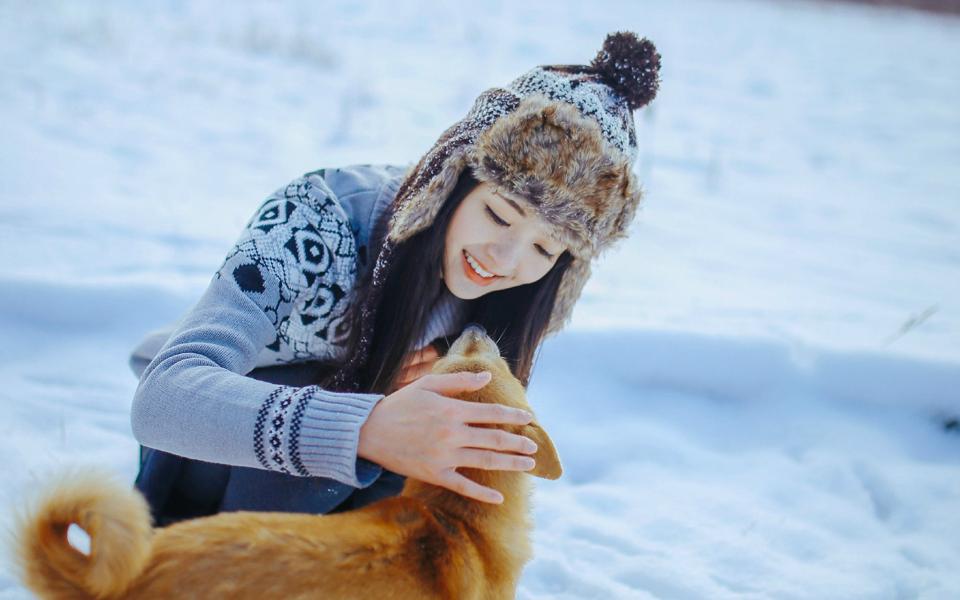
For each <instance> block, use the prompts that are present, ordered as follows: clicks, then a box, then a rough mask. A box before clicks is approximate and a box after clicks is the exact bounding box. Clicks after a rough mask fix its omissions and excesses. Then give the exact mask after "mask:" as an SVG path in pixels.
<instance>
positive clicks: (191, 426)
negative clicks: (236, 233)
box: [132, 32, 660, 524]
mask: <svg viewBox="0 0 960 600" xmlns="http://www.w3.org/2000/svg"><path fill="white" fill-rule="evenodd" d="M659 68H660V55H659V54H658V53H657V52H656V48H654V46H653V44H652V43H650V42H649V41H648V40H646V39H640V38H638V37H637V36H636V35H634V34H632V33H628V32H621V33H616V34H612V35H609V36H607V39H606V40H605V41H604V44H603V48H602V50H601V51H600V52H599V53H598V54H597V56H596V58H594V60H593V61H592V62H591V63H590V64H589V65H553V66H549V65H548V66H541V67H536V68H534V69H532V70H531V71H529V72H527V73H525V74H523V75H521V76H520V77H518V78H517V79H516V80H514V81H513V82H511V83H510V84H509V85H507V86H505V87H495V88H491V89H489V90H487V91H485V92H484V93H482V94H481V95H480V96H479V97H478V98H477V100H476V102H475V103H474V106H473V108H472V109H471V110H470V112H469V113H468V114H467V116H466V117H465V118H464V119H462V120H461V121H460V122H458V123H455V124H454V125H453V126H451V127H450V128H449V129H448V130H447V131H445V132H444V133H443V134H442V135H441V137H440V139H439V140H438V141H437V143H436V144H435V145H434V147H433V148H431V149H430V150H429V151H428V152H427V153H426V154H425V155H424V156H423V157H422V158H421V159H420V161H419V162H418V163H417V164H416V165H415V166H413V167H412V168H410V169H404V168H401V167H395V166H389V165H388V166H373V165H355V166H352V167H348V168H344V169H319V170H317V171H314V172H311V173H307V174H306V175H303V176H302V177H299V178H297V179H296V180H294V181H292V182H291V183H290V184H288V185H286V186H284V187H282V188H280V189H278V190H277V191H276V192H275V193H274V194H273V195H271V196H270V197H269V198H267V199H266V201H264V203H263V204H262V205H261V206H260V208H259V209H258V210H257V211H256V213H255V214H254V215H253V217H252V218H251V219H250V221H249V222H248V224H247V227H246V228H245V230H244V231H243V232H242V233H241V236H240V239H239V240H238V241H237V243H236V244H235V246H234V247H233V248H232V249H231V251H230V252H229V254H228V255H227V257H226V259H225V260H224V262H223V264H222V265H221V267H220V269H219V270H218V271H217V273H216V274H215V275H214V278H213V281H212V282H211V284H210V287H209V288H208V290H207V291H206V293H205V294H204V295H203V297H202V298H201V300H200V301H199V302H198V303H197V304H196V305H194V307H193V308H192V309H191V311H190V312H189V313H188V314H187V315H186V316H185V317H184V318H182V319H181V320H180V322H179V324H178V326H177V327H176V328H175V329H174V330H173V332H172V333H171V334H170V335H169V336H168V337H165V338H164V340H163V341H162V342H161V343H160V344H152V345H151V346H150V348H151V351H150V352H145V354H147V357H146V358H145V359H144V360H143V362H148V363H149V364H146V365H145V368H143V372H142V376H141V380H140V385H139V387H138V388H137V393H136V395H135V397H134V402H133V408H132V412H133V416H132V421H133V431H134V435H135V436H136V437H137V439H138V441H140V442H141V444H142V445H143V447H144V450H143V455H142V461H141V470H140V475H139V477H138V480H137V486H138V488H139V489H141V491H143V492H144V494H145V495H146V497H147V500H148V501H149V502H150V504H151V508H152V510H153V516H154V518H155V520H156V521H157V522H158V523H160V524H165V523H170V522H173V521H175V520H178V519H183V518H190V517H196V516H201V515H204V514H211V513H214V512H219V511H223V510H260V511H268V510H269V511H276V510H282V511H290V512H311V513H328V512H332V511H340V510H348V509H351V508H358V507H360V506H363V505H364V504H367V503H369V502H372V501H374V500H377V499H379V498H382V497H384V496H387V495H394V494H397V493H399V491H400V489H401V487H402V485H403V478H404V477H407V476H409V477H414V478H416V479H418V480H420V481H424V482H427V483H431V484H434V485H437V486H441V487H445V488H448V489H450V490H453V491H455V492H458V493H460V494H463V495H465V496H468V497H471V498H473V499H476V500H480V501H486V502H500V501H502V500H503V498H502V497H501V496H500V495H499V493H498V492H497V491H496V490H493V489H490V488H487V487H484V486H481V485H480V484H478V483H477V482H475V481H473V480H471V479H469V478H467V477H465V476H464V475H463V474H461V473H460V472H458V469H459V468H461V467H473V468H483V469H496V470H513V471H520V470H529V469H530V468H531V464H530V462H531V461H530V459H529V457H525V456H520V455H522V454H531V453H533V452H535V450H536V448H535V446H532V445H531V442H530V440H528V439H526V438H524V437H523V436H521V435H515V434H509V433H507V432H503V431H501V432H497V434H496V435H494V434H493V433H492V431H491V429H490V428H489V427H487V426H485V425H497V424H517V423H520V424H522V423H525V422H527V420H529V418H530V415H528V414H527V415H525V414H521V413H520V412H518V411H516V410H514V409H510V408H508V407H505V406H497V405H485V406H482V407H480V410H481V411H482V414H478V413H477V412H476V410H477V408H476V407H475V406H473V404H474V403H469V402H464V401H461V400H459V399H457V398H456V396H457V395H459V394H463V393H467V392H473V391H475V390H477V389H479V388H481V387H483V386H484V385H485V383H486V381H487V379H485V378H484V377H482V376H481V377H476V376H474V375H473V374H468V373H452V374H445V375H435V374H429V371H430V367H431V365H432V364H433V362H435V361H436V360H437V359H438V357H439V356H440V355H441V354H442V353H443V351H444V347H443V340H444V339H446V338H447V337H450V338H453V337H456V336H457V335H458V334H459V332H460V330H461V329H462V328H463V327H464V324H466V323H468V322H474V323H477V324H479V325H481V326H483V327H484V328H485V329H486V331H488V332H489V333H490V335H491V336H492V337H493V338H494V339H496V341H497V344H498V346H499V348H500V352H501V354H502V356H503V358H504V359H505V361H506V362H507V364H508V365H509V366H510V369H511V371H512V372H513V375H514V376H515V377H516V378H517V379H518V380H519V381H520V382H521V384H522V385H524V386H526V385H528V383H529V379H530V374H531V371H532V369H533V362H534V357H535V356H536V354H537V350H538V348H539V347H540V344H541V343H542V342H543V339H544V338H545V337H546V336H547V335H549V334H550V333H555V332H557V331H560V330H561V329H562V328H563V327H564V325H565V324H566V322H567V321H568V320H569V318H570V314H571V312H572V310H573V306H574V304H575V303H576V301H577V299H578V298H579V296H580V291H581V290H582V288H583V286H584V284H585V283H586V282H587V279H588V278H589V275H590V263H591V261H592V260H593V259H594V258H595V257H596V256H597V255H598V254H599V252H600V251H602V250H603V249H604V248H606V247H608V246H609V245H610V244H612V243H613V242H615V241H617V240H618V239H621V238H623V237H625V236H626V231H627V228H628V226H629V224H630V221H631V220H632V218H633V216H634V214H635V211H636V208H637V205H638V204H639V202H640V198H641V188H640V185H639V183H638V182H637V181H636V177H635V175H634V174H633V172H632V170H631V166H632V164H633V162H634V161H635V160H636V158H637V153H638V146H637V139H636V131H635V129H634V124H633V111H634V110H635V109H637V108H640V107H641V106H644V105H645V104H647V103H648V102H650V101H651V100H653V98H654V96H655V95H656V92H657V89H658V86H659ZM157 346H159V349H158V348H157ZM277 365H282V367H278V366H277ZM277 369H281V370H277ZM471 409H472V410H471Z"/></svg>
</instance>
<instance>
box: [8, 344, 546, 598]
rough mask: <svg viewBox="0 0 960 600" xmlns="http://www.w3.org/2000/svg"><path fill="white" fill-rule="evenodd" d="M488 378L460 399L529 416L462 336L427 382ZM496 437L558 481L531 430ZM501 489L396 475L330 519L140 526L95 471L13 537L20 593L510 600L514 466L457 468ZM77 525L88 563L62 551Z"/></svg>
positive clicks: (64, 487) (501, 375)
mask: <svg viewBox="0 0 960 600" xmlns="http://www.w3.org/2000/svg"><path fill="white" fill-rule="evenodd" d="M484 370H488V371H490V372H491V373H492V374H493V377H492V379H491V381H490V383H488V384H487V385H486V386H484V387H483V388H482V389H481V390H479V391H476V392H469V393H466V394H463V395H462V396H460V398H461V399H463V400H472V401H476V402H496V403H500V404H506V405H508V406H513V407H519V408H523V409H526V410H530V407H529V405H528V404H527V402H526V398H525V394H524V389H523V386H522V385H521V384H520V383H519V382H518V381H517V380H516V379H515V378H514V377H513V375H512V374H511V373H510V370H509V368H508V367H507V364H506V362H504V361H503V359H502V358H500V352H499V349H498V348H497V346H496V344H494V342H493V341H492V340H491V339H490V338H489V337H487V336H486V334H485V333H483V331H482V330H481V329H479V328H476V327H469V328H467V329H466V330H465V331H464V333H463V334H462V335H461V336H460V338H459V339H458V340H457V341H456V342H455V343H454V344H453V346H451V348H450V352H449V353H448V354H447V356H445V357H444V358H442V359H441V360H439V361H437V363H436V364H435V365H434V369H433V371H434V372H435V373H451V372H457V371H475V372H478V371H484ZM503 428H504V429H506V430H508V431H511V432H512V433H517V434H521V435H525V436H527V437H529V438H531V439H533V440H534V441H535V442H536V443H537V446H538V451H537V453H536V455H535V456H534V458H535V460H536V463H537V464H536V467H534V469H533V470H532V471H529V473H532V474H533V475H538V476H540V477H545V478H548V479H556V478H557V477H559V476H560V474H561V467H560V462H559V459H558V457H557V454H556V450H555V449H554V446H553V443H552V442H551V440H550V438H549V436H547V434H546V432H544V431H543V429H541V428H540V427H539V426H538V425H537V424H536V423H535V422H531V423H530V424H529V425H523V426H509V425H506V426H503ZM461 472H462V473H463V474H464V475H466V476H467V477H470V478H471V479H473V480H475V481H477V482H479V483H480V484H482V485H485V486H489V487H492V488H495V489H497V490H499V491H500V492H501V493H502V494H503V497H504V501H503V503H502V504H487V503H483V502H479V501H476V500H472V499H469V498H466V497H464V496H461V495H459V494H456V493H454V492H451V491H448V490H446V489H444V488H440V487H436V486H433V485H429V484H426V483H424V482H421V481H416V480H414V479H407V481H406V484H405V486H404V488H403V492H402V493H401V494H400V495H399V496H395V497H392V498H385V499H383V500H380V501H378V502H375V503H373V504H370V505H369V506H366V507H363V508H360V509H357V510H353V511H349V512H345V513H338V514H333V515H320V516H316V515H303V514H288V513H266V512H263V513H257V512H231V513H221V514H218V515H214V516H212V517H205V518H200V519H193V520H189V521H183V522H180V523H177V524H174V525H171V526H169V527H166V528H164V529H159V530H153V529H152V527H151V526H150V517H149V510H148V508H147V505H146V502H145V501H144V500H143V498H142V497H141V496H140V495H139V494H138V493H136V492H135V491H133V490H131V489H129V488H127V487H125V486H121V485H119V484H117V483H114V482H111V481H110V480H109V478H105V477H103V476H99V475H92V474H88V475H81V476H77V477H72V478H69V479H66V480H64V481H62V482H61V483H60V484H59V485H58V486H56V487H55V488H54V489H53V490H52V492H51V493H49V495H48V496H47V498H46V500H45V501H44V502H42V503H41V506H40V508H39V509H38V510H37V511H36V512H35V513H34V514H33V515H32V516H28V517H26V518H24V519H22V520H21V522H20V524H19V529H18V531H17V533H16V540H17V545H18V548H17V550H18V553H19V557H20V562H21V566H22V569H23V579H24V581H25V582H26V584H27V585H28V586H29V587H30V589H32V590H33V591H34V592H36V593H37V594H38V595H39V596H40V597H42V598H56V599H68V598H69V599H74V598H131V599H132V598H137V599H157V598H178V599H180V598H202V599H210V598H239V597H260V598H285V599H291V600H292V599H295V598H318V597H319V598H330V599H333V598H350V599H371V600H372V599H377V600H381V599H384V598H389V599H395V600H401V599H411V600H413V599H418V600H419V599H422V598H457V599H481V598H491V599H492V598H513V597H514V595H515V593H516V586H517V580H518V579H519V577H520V572H521V570H522V568H523V566H524V564H525V563H526V562H527V561H528V560H529V559H530V557H531V554H532V551H531V546H530V540H529V535H530V531H531V528H532V522H531V520H530V515H529V507H528V496H529V494H530V492H531V481H530V479H529V478H528V477H527V473H525V472H520V471H492V470H491V471H488V470H482V469H468V468H464V469H462V471H461ZM71 524H76V525H78V526H79V527H81V528H82V529H83V530H85V531H86V532H87V533H88V534H89V536H90V539H91V542H90V552H89V555H87V554H84V553H81V552H79V551H77V550H75V549H74V548H73V547H72V546H71V545H70V544H69V543H68V542H67V529H68V527H69V526H70V525H71Z"/></svg>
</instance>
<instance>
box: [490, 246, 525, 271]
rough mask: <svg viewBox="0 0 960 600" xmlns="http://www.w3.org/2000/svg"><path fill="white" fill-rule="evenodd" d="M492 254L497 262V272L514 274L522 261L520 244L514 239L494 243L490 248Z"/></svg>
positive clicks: (495, 266)
mask: <svg viewBox="0 0 960 600" xmlns="http://www.w3.org/2000/svg"><path fill="white" fill-rule="evenodd" d="M490 256H491V258H493V260H495V261H496V262H497V264H496V265H494V268H495V269H496V271H497V273H499V274H501V275H512V274H513V272H514V270H516V268H517V264H518V263H519V261H520V245H519V244H518V243H516V242H513V241H503V242H500V243H497V244H494V245H493V247H492V248H491V249H490Z"/></svg>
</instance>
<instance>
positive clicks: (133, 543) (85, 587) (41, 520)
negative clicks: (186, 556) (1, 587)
mask: <svg viewBox="0 0 960 600" xmlns="http://www.w3.org/2000/svg"><path fill="white" fill-rule="evenodd" d="M18 521H19V522H18V523H17V526H16V529H15V531H14V545H15V548H14V549H15V551H16V553H17V558H18V559H19V562H20V567H21V573H22V576H23V581H24V583H25V584H26V585H27V586H28V587H29V588H30V589H31V590H33V591H34V592H35V593H36V594H37V595H38V596H40V597H41V598H111V597H116V596H118V595H120V594H122V593H123V592H124V591H125V590H126V589H127V588H128V587H129V585H130V583H131V582H133V580H134V579H135V578H136V577H137V575H139V574H140V572H141V571H142V570H143V567H144V565H145V564H146V561H147V558H148V556H149V554H150V546H151V536H152V532H153V530H152V527H151V522H150V510H149V508H148V507H147V503H146V501H145V500H144V499H143V497H142V496H141V495H140V494H139V493H137V492H136V491H135V490H133V489H131V488H130V487H129V486H125V485H122V484H120V483H118V482H116V481H115V480H114V479H113V478H112V477H110V476H109V475H107V474H105V473H102V472H99V471H92V470H85V471H83V472H82V473H81V472H76V473H71V474H69V475H67V476H65V477H63V478H62V479H61V480H60V481H59V483H57V484H55V485H53V486H51V488H50V489H49V490H48V491H47V492H46V493H45V494H44V495H43V497H42V498H41V500H40V502H39V503H38V504H37V505H36V508H35V509H32V510H30V511H28V512H27V514H26V515H24V516H21V517H20V518H19V519H18ZM71 525H76V526H78V527H79V528H80V529H82V530H83V531H84V532H86V534H87V536H89V550H88V551H81V550H77V549H75V548H74V547H73V546H72V545H71V544H70V542H69V541H68V540H67V530H68V529H69V528H70V526H71Z"/></svg>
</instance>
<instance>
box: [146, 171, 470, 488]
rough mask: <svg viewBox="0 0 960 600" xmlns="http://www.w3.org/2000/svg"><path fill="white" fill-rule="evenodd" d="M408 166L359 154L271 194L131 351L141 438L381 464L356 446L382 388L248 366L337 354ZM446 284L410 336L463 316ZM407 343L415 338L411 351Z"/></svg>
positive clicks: (184, 446)
mask: <svg viewBox="0 0 960 600" xmlns="http://www.w3.org/2000/svg"><path fill="white" fill-rule="evenodd" d="M403 174H404V169H403V168H401V167H396V166H373V165H354V166H350V167H345V168H342V169H325V170H319V171H315V172H312V173H308V174H306V175H304V176H302V177H299V178H297V179H295V180H294V181H292V182H290V183H289V184H288V185H286V186H284V187H282V188H280V189H279V190H277V191H276V192H274V193H273V194H272V195H270V196H269V197H268V198H267V199H266V200H265V201H264V202H263V203H262V204H261V205H260V207H259V208H258V209H257V210H256V212H255V213H254V215H253V216H252V218H251V219H250V221H249V222H248V223H247V225H246V226H245V228H244V230H243V232H242V234H241V235H240V238H239V239H238V241H237V242H236V244H234V246H233V247H232V248H231V249H230V251H229V252H228V254H227V257H226V259H225V260H224V262H223V264H222V266H221V267H220V268H219V269H218V270H217V272H216V273H215V274H214V276H213V279H212V281H211V282H210V285H209V286H208V287H207V289H206V291H205V292H204V293H203V295H202V296H201V298H200V300H199V301H198V302H197V303H196V304H195V305H194V306H193V307H192V308H191V309H190V310H189V311H188V312H187V313H186V314H185V315H184V316H183V317H182V318H181V319H180V320H179V321H178V322H177V323H176V324H175V325H174V326H172V327H170V328H167V329H165V330H161V331H156V332H152V333H151V334H149V335H148V336H147V338H146V339H144V341H143V342H141V344H140V345H139V346H138V347H137V348H136V349H135V350H134V351H133V353H132V355H131V358H130V364H131V368H132V369H133V370H134V373H136V374H137V375H138V376H139V377H140V383H139V385H138V387H137V391H136V393H135V395H134V398H133V405H132V409H131V424H132V427H133V433H134V436H135V437H136V438H137V440H138V441H139V442H140V443H141V444H143V445H144V446H147V447H149V448H156V449H159V450H163V451H166V452H170V453H173V454H178V455H180V456H185V457H188V458H194V459H198V460H203V461H207V462H213V463H220V464H228V465H237V466H243V467H256V468H261V469H268V470H272V471H279V472H282V473H287V474H291V475H296V476H304V477H306V476H317V477H329V478H332V479H336V480H337V481H341V482H343V483H346V484H348V485H351V486H354V487H367V486H369V485H370V484H371V483H373V482H374V481H375V480H376V479H377V477H378V476H379V475H380V473H381V472H382V468H381V467H380V466H379V465H377V464H375V463H373V462H370V461H367V460H365V459H363V458H359V457H357V444H358V441H359V435H360V427H361V426H362V425H363V423H364V422H365V421H366V419H367V417H368V416H369V414H370V411H371V410H372V409H373V407H374V406H375V405H376V403H377V402H378V401H379V400H380V399H382V398H383V395H382V394H362V393H338V392H331V391H329V390H324V389H321V388H320V387H319V386H316V385H309V386H305V387H291V386H286V385H276V384H272V383H267V382H264V381H259V380H256V379H253V378H251V377H247V376H246V374H247V373H249V372H250V371H251V370H253V369H254V368H256V367H264V366H272V365H276V364H285V363H294V362H303V361H308V360H330V359H341V358H343V356H344V352H345V349H344V343H345V342H346V339H347V336H348V333H349V331H348V330H347V327H348V325H347V323H346V320H345V315H346V311H347V308H348V306H349V304H350V303H351V302H352V301H354V295H353V292H354V285H355V283H356V281H357V280H358V279H359V278H360V276H362V274H363V272H364V270H365V269H368V268H372V265H371V264H369V263H370V262H371V261H370V260H369V259H368V256H367V246H368V244H369V243H370V240H371V238H372V237H375V236H379V235H382V234H383V233H384V232H383V231H374V230H373V229H374V227H375V225H376V224H377V221H378V220H379V219H378V217H379V216H380V215H381V214H382V212H383V210H384V209H385V208H386V207H387V206H388V205H389V203H390V202H391V201H392V200H393V198H394V197H395V196H396V193H397V190H398V188H399V185H400V182H401V180H402V177H403ZM463 309H464V304H463V302H462V301H460V300H458V299H457V298H456V297H454V296H453V295H452V294H450V293H449V292H446V291H445V293H444V295H443V296H441V298H440V299H439V300H438V301H437V303H436V305H435V306H434V307H433V309H432V312H431V319H430V322H429V323H428V325H427V327H426V329H425V331H424V332H423V334H422V335H421V336H420V341H419V342H418V343H417V344H415V347H416V348H419V347H422V346H424V345H426V343H428V342H430V341H431V340H433V339H435V338H437V337H440V336H443V335H456V333H457V332H458V331H459V328H460V327H462V324H463V323H462V317H463ZM412 349H413V348H411V350H412Z"/></svg>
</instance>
